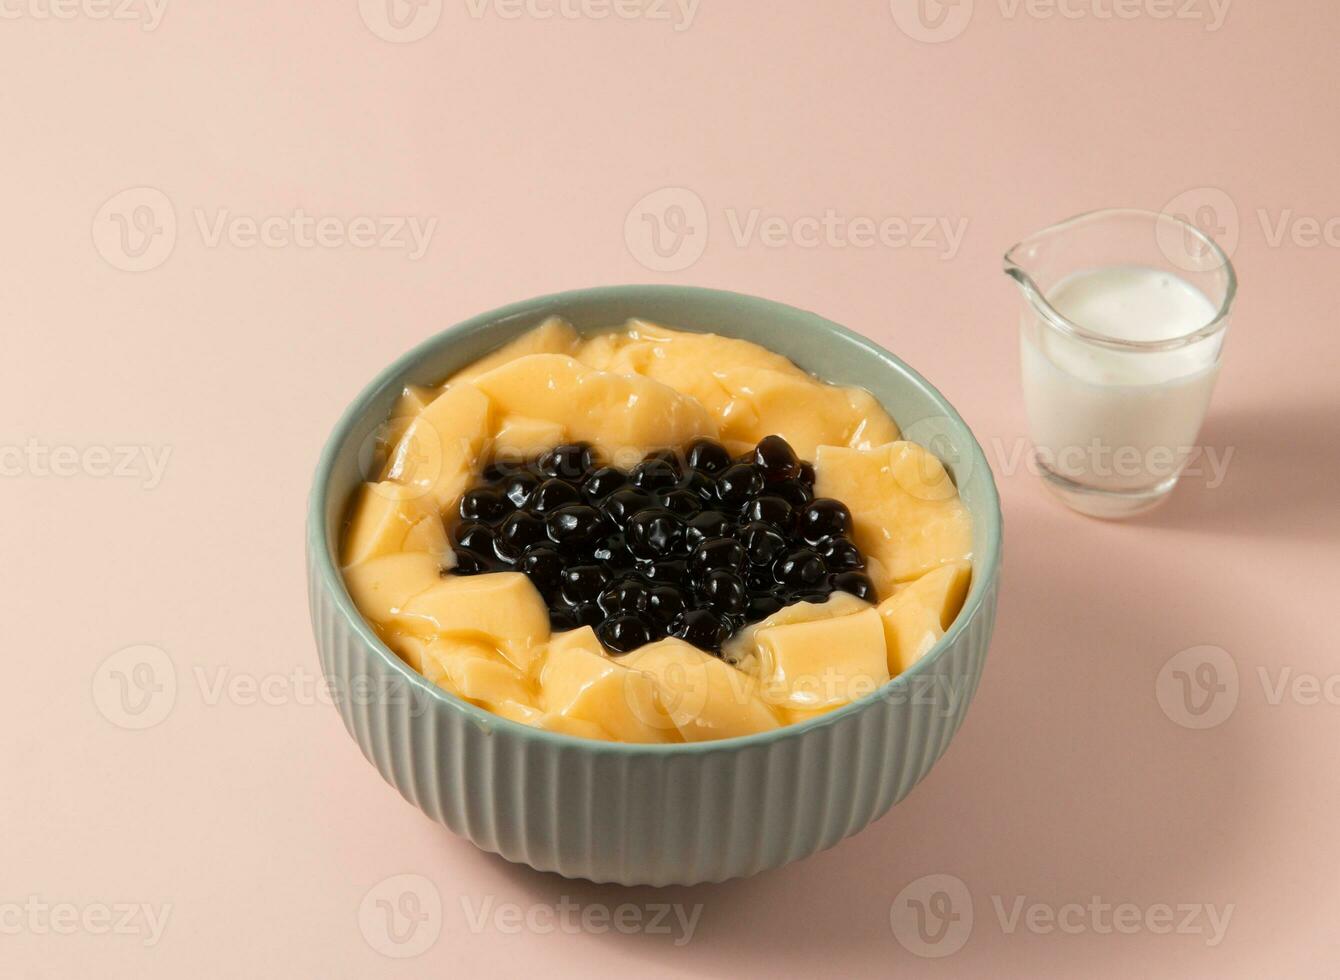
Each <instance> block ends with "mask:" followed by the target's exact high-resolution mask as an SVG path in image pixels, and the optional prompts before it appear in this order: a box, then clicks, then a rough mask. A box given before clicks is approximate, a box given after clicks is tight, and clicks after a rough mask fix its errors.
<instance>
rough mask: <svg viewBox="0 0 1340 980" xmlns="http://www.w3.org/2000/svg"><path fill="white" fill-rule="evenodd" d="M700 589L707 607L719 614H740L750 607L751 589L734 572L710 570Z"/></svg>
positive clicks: (704, 577)
mask: <svg viewBox="0 0 1340 980" xmlns="http://www.w3.org/2000/svg"><path fill="white" fill-rule="evenodd" d="M698 591H699V594H700V595H701V596H702V597H703V602H704V603H705V604H706V605H707V607H708V608H710V609H711V610H712V611H713V612H715V613H717V614H718V615H724V616H740V615H743V614H744V611H745V610H746V609H747V608H748V607H749V590H748V589H746V588H745V586H744V581H743V580H742V579H741V578H740V576H738V575H736V574H735V573H734V572H729V571H726V570H724V569H718V570H717V571H712V572H708V573H707V574H706V575H705V576H703V580H702V586H701V587H700V589H699V590H698Z"/></svg>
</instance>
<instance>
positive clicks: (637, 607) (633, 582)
mask: <svg viewBox="0 0 1340 980" xmlns="http://www.w3.org/2000/svg"><path fill="white" fill-rule="evenodd" d="M650 593H651V588H650V587H649V586H648V585H647V584H646V583H645V582H643V581H641V580H639V579H636V578H622V579H619V580H618V581H616V582H614V583H613V584H612V585H610V586H608V587H607V588H606V589H605V590H604V591H603V592H601V593H600V596H599V598H597V599H596V603H597V604H598V605H599V606H600V608H601V610H602V611H603V612H604V613H605V615H607V616H612V615H614V614H615V613H621V612H634V613H635V612H643V611H644V610H645V609H646V608H647V602H648V600H649V598H650Z"/></svg>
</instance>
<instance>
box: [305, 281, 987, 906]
mask: <svg viewBox="0 0 1340 980" xmlns="http://www.w3.org/2000/svg"><path fill="white" fill-rule="evenodd" d="M553 314H557V315H561V316H564V317H567V318H568V319H569V320H571V321H572V322H573V323H574V324H576V325H577V326H578V327H579V328H583V329H585V328H588V327H600V326H604V325H609V324H614V323H620V322H623V321H624V320H626V319H628V318H629V317H638V316H640V317H646V318H648V319H652V320H658V321H660V322H663V323H668V324H673V325H675V326H679V327H682V328H684V329H690V330H704V331H712V332H717V333H724V334H727V335H731V336H736V337H741V338H743V339H746V340H751V341H754V342H756V343H760V344H762V345H763V346H765V347H768V348H770V349H772V350H774V351H777V352H779V353H781V354H784V355H786V356H787V357H790V358H791V359H792V360H793V361H795V362H796V363H797V364H799V365H801V366H802V367H805V368H808V369H809V370H811V371H813V372H815V373H816V374H818V375H820V376H822V377H824V378H825V379H827V380H829V381H833V382H836V383H841V384H854V385H860V386H862V387H865V388H866V389H868V390H869V391H871V392H872V393H873V394H874V395H875V396H876V397H877V398H878V399H879V400H880V402H881V403H882V404H883V405H884V407H885V408H886V409H887V410H888V411H889V412H890V414H892V415H893V417H894V418H895V419H897V420H898V423H899V425H900V426H901V428H902V431H903V437H904V438H907V439H911V440H913V441H916V442H919V443H921V444H922V445H924V446H927V447H928V448H930V449H931V450H932V451H933V452H935V453H936V455H938V456H939V457H940V458H941V460H942V461H943V462H944V463H945V466H946V468H947V469H948V470H949V472H950V474H951V475H952V476H953V478H954V481H955V483H956V484H957V486H958V488H959V493H960V496H961V497H962V499H963V501H964V503H965V504H966V505H967V506H968V509H969V511H970V513H971V514H972V519H973V581H972V585H971V587H970V590H969V592H968V596H967V598H966V600H965V604H964V607H963V611H962V612H960V613H959V616H958V618H957V620H956V621H955V622H954V624H953V625H952V626H951V627H950V629H949V631H948V632H947V633H946V635H945V637H944V638H943V639H942V640H941V641H940V642H939V643H938V644H937V645H936V646H935V647H934V648H933V649H932V650H930V651H929V652H928V653H926V654H925V655H924V656H923V657H922V658H921V659H920V660H919V661H918V662H917V663H916V664H914V665H913V666H912V667H911V668H909V669H908V670H907V671H905V672H904V673H903V674H902V675H901V676H899V677H897V678H895V679H894V680H892V681H890V682H889V683H888V684H887V685H885V686H884V687H883V688H881V689H880V690H879V691H877V692H875V693H874V694H872V695H870V696H869V697H866V698H863V699H861V700H860V701H858V702H856V703H854V704H850V705H846V706H844V707H842V708H839V709H836V710H835V711H833V712H831V713H830V714H828V715H825V716H822V717H820V718H818V719H815V720H811V721H808V722H804V723H801V724H798V725H793V726H789V727H787V728H782V729H778V730H776V731H772V732H764V733H761V734H758V735H752V736H747V737H744V738H735V739H726V740H722V741H719V742H706V743H698V744H692V745H630V744H625V743H615V742H600V741H591V740H585V739H579V738H575V737H572V736H566V735H558V734H555V733H552V732H546V731H540V730H538V729H534V728H529V727H526V726H524V725H519V724H516V723H514V722H510V721H507V720H505V719H503V718H500V717H498V716H496V715H493V714H490V713H489V712H487V711H485V710H483V709H481V708H478V707H475V706H474V705H471V704H468V703H466V702H465V701H462V700H460V699H458V698H456V697H454V696H452V695H450V694H448V693H446V692H445V691H442V690H441V689H439V688H437V687H435V686H434V685H433V684H431V683H430V682H429V681H427V680H426V679H424V678H423V677H421V676H420V675H418V674H417V673H415V672H414V671H413V670H411V669H410V668H409V667H408V666H406V665H405V664H404V663H402V662H401V661H400V660H399V659H398V658H397V657H396V656H395V655H394V654H393V653H392V652H391V651H390V650H389V649H387V647H386V646H385V645H384V644H383V643H382V642H381V641H380V640H379V639H378V637H377V636H376V634H375V633H374V632H373V631H372V630H371V628H370V627H369V626H368V625H367V623H366V622H364V621H363V619H362V617H361V616H360V615H359V613H358V611H357V609H355V608H354V606H353V603H352V601H351V600H350V598H349V596H348V593H347V592H346V590H345V588H344V583H343V581H342V578H341V576H340V572H339V569H338V567H337V565H336V562H335V560H334V556H335V554H336V553H337V551H338V538H339V533H340V527H341V524H342V522H343V517H344V514H345V512H346V507H347V505H348V501H349V499H350V496H351V495H352V493H353V491H354V489H355V488H356V487H357V486H358V485H359V483H360V481H361V480H362V479H363V476H362V475H361V471H362V463H363V462H364V461H361V460H360V454H361V451H362V450H363V449H364V448H365V447H366V446H368V445H369V443H370V441H371V438H372V436H373V434H374V433H375V431H376V428H377V426H378V425H379V424H380V423H381V422H382V420H384V419H385V418H386V416H387V413H388V411H389V410H390V408H391V406H392V404H393V403H394V402H395V399H396V398H397V396H398V395H399V393H400V391H401V390H402V389H403V387H404V385H405V384H407V383H417V384H432V383H436V382H437V381H439V380H440V379H442V378H443V377H447V376H448V375H450V374H451V373H452V372H454V371H455V370H457V369H459V368H461V367H463V366H464V365H466V364H469V363H471V362H472V361H474V360H475V359H477V358H478V357H480V356H481V355H483V354H484V353H486V352H487V351H489V350H492V349H494V348H496V347H497V346H499V345H500V344H502V343H504V342H506V341H507V340H510V339H511V338H513V337H515V336H518V335H519V334H520V333H522V332H524V331H525V330H528V329H530V328H531V327H533V326H535V325H536V324H537V323H539V322H540V321H541V320H542V319H543V318H544V317H545V316H548V315H553ZM1000 554H1001V516H1000V500H999V496H998V494H997V493H996V488H995V483H994V481H993V479H992V476H991V470H990V466H989V465H988V464H987V461H986V458H985V455H984V454H983V453H982V450H981V446H979V445H978V443H977V441H976V439H974V438H973V436H972V432H971V431H970V430H969V429H968V427H967V425H966V424H965V423H964V422H963V420H962V418H960V417H959V415H958V413H957V412H955V411H954V409H953V407H952V406H951V405H950V404H949V403H948V402H947V401H946V400H945V399H944V397H943V396H942V395H941V394H940V393H939V392H938V391H936V390H935V389H934V388H933V387H932V386H931V385H929V384H928V383H927V382H926V381H925V379H924V378H922V377H921V376H920V375H918V374H917V373H916V372H915V371H913V370H912V369H911V368H909V367H908V366H907V365H906V364H904V363H903V362H902V361H900V360H898V359H897V358H896V357H894V356H893V355H892V354H890V353H889V352H888V351H886V350H883V349H882V348H880V347H878V346H876V345H875V344H872V343H871V342H870V341H869V340H867V339H865V338H864V337H861V336H859V335H857V334H854V333H852V332H851V331H849V330H846V329H845V328H843V327H841V326H839V325H837V324H835V323H831V322H829V321H827V320H824V319H822V318H820V317H818V316H816V315H814V314H813V313H808V312H806V311H804V310H799V309H796V308H794V307H789V306H784V305H782V304H780V303H774V302H771V301H768V300H764V299H759V298H757V297H752V296H743V295H740V294H737V293H726V292H720V291H716V290H705V289H695V288H691V287H681V286H612V287H601V288H596V289H586V290H577V291H574V292H569V293H560V294H556V295H553V296H544V297H539V298H537V299H533V300H526V301H524V302H521V303H517V304H514V305H512V306H510V307H506V308H503V309H500V310H494V311H492V312H489V313H485V314H482V315H480V316H478V317H475V318H473V319H471V320H469V321H466V322H465V323H462V324H459V325H457V326H456V327H453V328H451V329H450V330H447V331H444V332H443V333H441V334H438V335H437V336H435V337H433V338H430V339H429V340H428V341H425V342H424V343H423V344H421V345H420V346H419V347H418V348H416V349H415V350H412V351H410V352H409V353H407V354H405V355H404V356H403V357H401V358H400V359H399V360H398V361H397V362H396V363H394V364H392V365H391V366H389V367H388V368H387V369H386V370H385V371H383V372H382V374H381V375H380V376H379V377H378V378H376V379H375V380H374V381H373V382H372V383H371V384H370V385H369V386H368V387H367V389H365V390H364V392H363V393H362V394H361V395H360V396H359V397H358V398H357V399H356V400H355V401H354V403H353V404H352V405H351V406H350V407H349V408H348V410H347V411H346V412H345V414H344V416H343V418H342V419H341V420H340V421H339V422H338V423H337V424H336V426H335V430H334V432H333V433H332V435H331V437H330V440H329V442H328V443H327V445H326V448H325V451H324V453H323V454H322V458H321V461H320V462H319V463H318V465H317V471H316V478H315V480H314V483H313V487H312V495H311V500H310V504H309V511H308V520H307V566H308V591H309V604H310V608H311V616H312V625H313V629H314V630H315V633H316V641H317V648H318V650H319V652H320V657H321V666H322V669H323V671H324V673H325V675H326V678H327V681H328V683H329V685H330V688H331V690H332V692H333V694H334V696H335V698H336V703H337V704H338V706H339V710H340V714H341V716H342V717H343V719H344V724H345V727H346V728H347V729H348V730H349V734H350V735H352V736H353V738H354V740H355V741H356V742H357V743H358V745H359V746H360V747H361V748H362V750H363V754H364V755H365V756H366V757H367V758H368V760H369V761H370V762H372V764H373V765H375V766H376V767H377V769H378V771H379V772H380V773H381V774H382V776H383V777H384V778H385V779H386V781H387V782H389V783H390V784H391V785H392V786H394V787H395V788H396V789H398V790H399V791H400V793H401V794H402V795H403V796H404V797H405V799H407V800H409V801H410V802H411V803H413V804H414V805H415V806H417V807H419V808H420V809H422V810H423V811H424V812H425V813H426V814H428V815H429V816H430V817H432V818H433V819H434V820H437V821H440V822H441V823H443V824H445V825H446V826H447V827H449V828H450V829H451V830H453V831H454V832H456V833H457V834H460V835H462V836H464V837H467V838H469V839H470V840H471V841H473V842H474V843H475V844H477V845H478V846H479V847H481V848H483V849H484V850H487V851H492V852H495V853H497V854H500V855H502V856H503V857H505V858H507V859H508V860H511V861H518V862H522V863H525V864H528V865H530V866H531V867H533V868H537V869H540V870H542V871H556V872H558V873H560V874H563V875H567V876H569V877H577V878H587V879H590V880H592V881H598V882H619V883H621V884H627V885H633V884H644V885H669V884H694V883H697V882H704V881H721V880H723V879H726V878H733V877H739V876H742V875H749V874H754V873H755V872H758V871H763V870H765V869H768V868H775V867H777V866H779V865H782V864H786V863H787V862H789V861H794V860H797V859H798V858H802V857H805V856H806V855H809V854H813V853H814V852H815V851H819V850H822V849H823V848H826V847H831V846H832V845H833V844H836V843H837V842H838V841H840V840H841V839H842V838H844V837H846V836H848V835H850V834H854V833H856V832H857V831H858V830H860V829H861V828H863V827H865V826H866V825H867V824H869V823H870V821H872V820H874V819H876V818H877V817H879V816H881V815H882V814H883V813H885V812H886V811H887V810H888V809H889V807H891V806H892V805H893V804H895V803H897V802H898V801H899V800H901V799H902V798H903V797H904V796H906V795H907V794H908V793H909V792H910V791H911V789H912V787H913V786H915V785H916V784H917V782H918V781H919V780H920V779H921V778H922V777H923V776H925V775H926V773H927V772H929V771H930V768H931V766H933V765H934V764H935V762H936V760H937V759H939V758H940V756H941V755H942V754H943V753H944V751H945V749H946V748H947V747H948V745H949V742H950V739H952V738H953V736H954V733H955V732H956V731H958V728H959V726H960V725H961V724H962V722H963V718H964V716H965V715H966V713H967V710H968V705H969V703H970V702H971V700H972V696H973V694H974V693H975V692H976V690H977V685H978V682H979V681H980V679H981V676H982V669H983V667H984V665H985V663H986V653H987V646H988V643H989V641H990V638H991V630H992V626H993V625H994V621H995V610H996V595H997V581H998V576H999V568H1000Z"/></svg>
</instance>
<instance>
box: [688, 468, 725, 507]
mask: <svg viewBox="0 0 1340 980" xmlns="http://www.w3.org/2000/svg"><path fill="white" fill-rule="evenodd" d="M679 488H680V489H681V490H687V491H688V492H689V493H691V494H693V495H694V496H695V497H697V498H698V499H699V500H700V501H702V503H703V505H704V506H708V505H714V504H715V503H716V502H717V481H716V480H714V479H712V477H710V476H708V475H707V474H706V473H699V472H698V471H697V470H689V472H687V473H685V474H684V478H683V479H681V480H680V481H679Z"/></svg>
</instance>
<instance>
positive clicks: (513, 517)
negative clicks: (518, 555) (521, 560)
mask: <svg viewBox="0 0 1340 980" xmlns="http://www.w3.org/2000/svg"><path fill="white" fill-rule="evenodd" d="M498 534H499V536H500V537H501V538H502V539H503V540H504V541H506V542H507V544H508V545H509V546H511V547H512V548H516V549H519V550H524V549H525V548H528V547H530V546H531V545H533V544H539V543H540V542H541V541H543V540H545V537H546V533H545V528H544V521H543V520H542V519H541V518H539V517H536V516H535V515H534V514H528V513H526V512H525V511H523V510H519V511H516V512H515V513H512V514H509V515H507V517H506V519H505V520H504V521H503V522H502V526H501V527H499V529H498Z"/></svg>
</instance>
